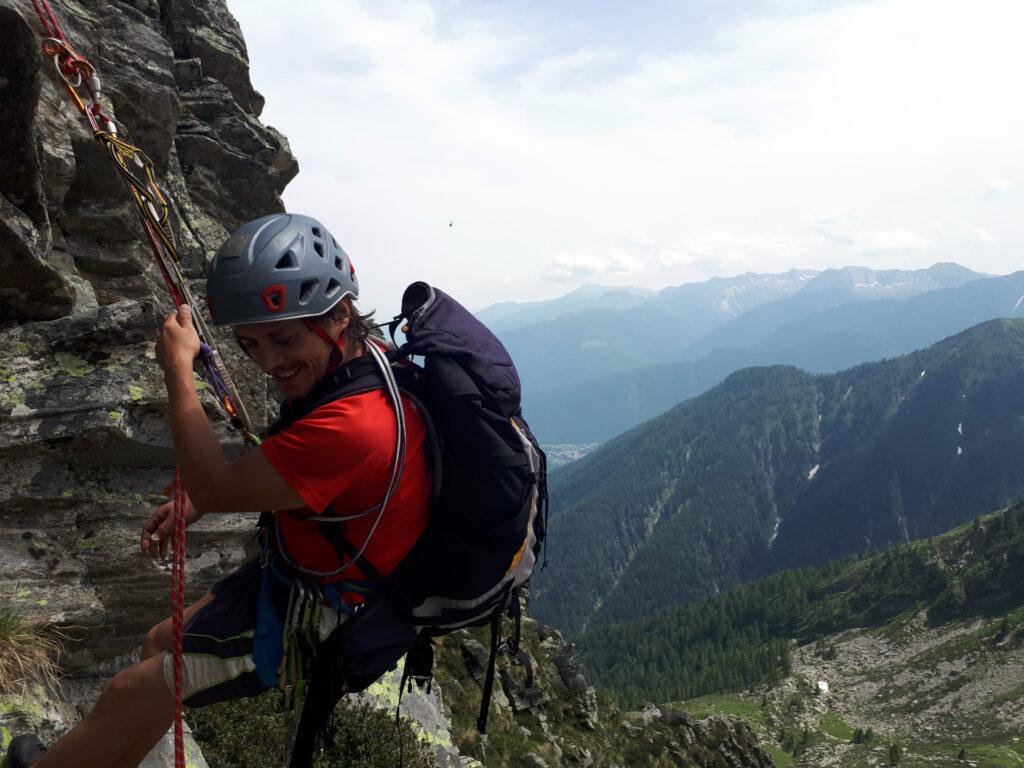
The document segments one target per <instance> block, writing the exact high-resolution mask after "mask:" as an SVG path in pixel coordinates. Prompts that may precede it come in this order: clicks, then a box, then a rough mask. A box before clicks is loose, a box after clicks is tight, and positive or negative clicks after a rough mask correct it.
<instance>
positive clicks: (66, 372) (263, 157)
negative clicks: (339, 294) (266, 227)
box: [0, 0, 298, 684]
mask: <svg viewBox="0 0 1024 768" xmlns="http://www.w3.org/2000/svg"><path fill="white" fill-rule="evenodd" d="M53 6H54V11H55V13H56V14H57V16H58V18H59V20H60V23H61V25H62V27H63V29H64V32H65V34H66V36H67V37H68V39H69V41H70V43H71V44H72V45H73V46H74V47H75V48H76V49H77V50H78V51H79V52H80V53H81V54H82V55H83V56H85V57H86V58H87V59H88V60H89V61H90V62H91V63H92V64H93V65H94V66H95V67H96V69H97V72H98V74H99V76H100V78H101V81H102V86H103V93H104V96H105V100H106V103H107V106H108V108H109V109H110V111H111V113H112V114H113V115H114V117H115V119H116V120H117V122H118V124H119V127H120V128H121V135H122V137H123V138H126V139H127V140H129V141H131V142H132V143H134V144H136V145H137V146H139V147H140V148H141V149H143V150H144V151H145V152H146V153H147V154H148V155H149V157H150V158H151V159H152V161H153V163H154V165H155V168H156V171H157V174H158V177H159V180H160V183H161V187H162V188H163V189H164V191H165V192H168V193H169V194H170V195H171V196H172V198H173V209H174V213H175V214H176V215H175V216H174V217H173V219H174V220H173V231H174V236H175V239H176V241H177V244H178V247H179V250H180V253H181V255H182V260H183V265H184V268H185V271H186V274H187V275H189V277H190V278H193V279H198V278H199V277H200V276H201V274H202V271H203V269H204V265H205V263H206V261H207V260H208V259H209V257H210V256H211V255H212V252H213V251H214V250H215V249H216V247H217V246H218V245H219V243H220V241H221V239H223V238H224V237H225V236H226V234H227V233H229V232H230V231H231V230H233V229H234V228H236V227H237V226H238V225H239V224H241V223H243V222H244V221H246V220H248V219H251V218H255V217H257V216H260V215H264V214H267V213H271V212H276V211H281V210H283V205H282V203H281V198H280V193H281V191H282V190H283V189H284V187H285V185H286V184H287V183H288V181H289V180H290V179H291V178H292V177H293V176H294V175H295V174H296V173H297V172H298V166H297V163H296V161H295V158H294V157H293V156H292V154H291V151H290V149H289V147H288V143H287V141H286V140H285V138H284V137H283V136H282V135H281V134H279V133H278V132H277V131H275V130H274V129H273V128H270V127H269V126H266V125H263V124H262V123H261V122H260V120H259V113H260V110H261V109H262V105H263V99H262V97H261V96H260V95H259V94H258V93H257V92H256V91H255V90H254V89H253V87H252V84H251V83H250V81H249V75H248V58H247V55H246V50H245V44H244V41H243V40H242V37H241V33H240V31H239V28H238V24H237V23H236V22H235V20H234V19H233V18H232V16H231V15H230V13H229V12H228V10H227V7H226V5H225V3H224V2H223V0H160V2H157V0H122V1H121V2H105V3H77V2H74V3H73V2H59V1H58V2H54V3H53ZM0 39H3V40H4V45H3V46H2V47H0V48H2V50H0V90H2V91H3V93H4V99H3V101H4V110H5V119H4V121H3V122H2V124H0V192H2V194H0V478H2V482H0V572H2V573H3V576H4V578H3V582H4V587H0V589H5V590H7V591H6V592H0V605H4V604H10V602H11V601H12V600H14V601H15V602H16V603H17V605H18V606H19V607H20V609H21V610H22V612H23V613H25V614H27V615H28V617H29V618H30V619H32V620H40V621H45V622H50V623H55V624H57V625H59V626H63V627H64V628H65V631H66V632H67V633H68V634H69V635H71V636H72V638H73V640H74V642H71V643H68V644H67V648H68V655H67V658H65V659H64V660H63V667H64V670H65V671H66V672H67V673H68V674H69V675H70V676H71V677H70V678H69V680H71V679H74V677H75V676H76V675H79V676H83V678H88V677H89V676H92V675H96V674H100V673H102V672H103V671H104V670H107V671H109V667H110V666H111V665H112V664H113V662H114V661H115V660H116V659H119V658H120V657H122V656H123V655H124V654H127V653H130V652H132V651H133V650H134V649H135V648H136V647H137V646H138V644H139V642H140V639H141V637H142V636H143V634H144V633H145V631H146V630H147V629H148V628H149V627H150V626H151V625H152V624H154V623H156V622H157V621H160V620H161V619H163V618H165V617H166V616H167V615H168V614H169V610H170V603H169V583H170V579H169V569H168V568H167V567H165V566H164V565H163V564H160V563H154V562H152V561H150V560H149V558H147V557H145V556H143V555H141V554H140V553H139V551H138V544H137V541H138V532H139V529H140V526H141V524H142V522H143V521H144V520H145V517H146V516H147V515H148V513H149V512H150V511H151V510H152V509H153V507H154V506H155V505H156V504H157V503H159V502H160V501H161V493H162V490H163V489H164V488H165V487H166V486H167V485H168V484H169V482H170V481H171V479H172V477H173V453H172V451H171V448H170V442H169V431H168V427H167V420H166V398H165V393H164V389H163V383H162V376H161V374H160V371H159V368H158V366H157V365H156V363H155V360H154V359H153V344H152V340H153V338H154V336H155V329H156V323H157V322H158V320H159V319H160V318H161V317H162V316H163V315H164V313H166V312H167V311H168V310H169V308H170V307H169V301H168V299H167V298H166V290H165V289H164V287H163V283H162V280H161V278H160V276H159V273H158V271H157V268H156V266H155V264H154V263H153V260H152V257H151V255H150V253H149V250H148V247H147V246H146V245H145V243H144V241H143V239H142V237H141V234H142V230H141V227H140V224H139V222H138V221H137V218H136V214H135V213H134V210H133V209H132V206H131V203H130V200H129V197H128V194H127V192H126V190H125V189H124V187H123V186H122V184H121V182H120V180H119V178H118V177H117V175H116V174H115V172H114V171H113V169H112V167H111V164H110V161H109V159H108V158H107V157H106V155H105V154H104V153H103V151H102V149H101V148H100V146H99V145H98V144H97V143H96V142H95V141H94V140H93V138H92V135H91V132H90V131H89V129H88V125H87V124H85V123H84V122H83V121H82V120H81V119H80V117H79V114H78V112H77V110H76V109H75V108H74V106H73V105H72V103H71V101H70V100H69V98H68V97H67V94H66V93H65V92H64V90H63V88H61V87H59V85H58V81H57V78H56V76H55V73H54V69H53V65H52V63H51V62H49V61H46V60H44V59H43V57H42V54H41V52H40V47H39V35H38V20H37V19H36V17H35V15H34V13H33V12H32V6H31V4H30V3H27V2H22V0H0ZM223 351H224V354H225V355H226V357H227V358H228V365H229V367H230V368H231V369H232V371H233V373H234V374H235V377H236V383H238V385H239V387H240V389H241V390H242V395H243V397H244V398H245V399H246V403H247V406H248V408H249V410H250V414H251V415H252V416H253V418H254V420H255V421H256V422H257V423H259V424H263V423H265V421H266V403H267V394H266V391H265V386H264V384H263V380H262V377H260V376H258V375H257V374H258V372H256V371H255V370H253V369H251V367H248V368H247V367H246V365H244V364H243V363H242V362H241V361H239V360H238V359H237V357H238V356H239V354H240V353H238V352H237V350H235V349H234V345H233V344H232V345H230V346H228V345H224V350H223ZM209 409H210V413H211V415H213V416H215V417H216V421H217V423H219V424H222V423H223V422H222V420H221V419H220V414H219V412H218V410H217V407H216V406H215V405H213V404H212V401H211V403H210V406H209ZM222 436H223V438H224V442H225V443H226V444H234V445H237V444H239V443H240V440H239V439H238V438H236V437H234V436H233V435H230V434H228V430H226V429H222ZM252 527H253V521H252V519H251V518H243V517H241V516H231V517H230V518H228V517H225V518H224V519H221V520H211V519H206V520H204V521H203V522H202V523H200V524H199V525H198V526H196V528H195V530H194V532H192V533H190V539H189V552H188V570H189V574H188V575H189V591H190V595H189V597H190V599H191V598H194V597H197V596H198V595H199V594H201V593H202V592H203V591H205V590H206V589H207V588H208V587H209V586H210V584H211V583H212V582H213V581H214V580H215V579H216V578H219V577H220V576H222V575H224V574H225V573H227V572H228V571H229V570H231V569H233V568H234V567H235V566H236V565H238V564H239V563H240V562H241V561H242V559H243V558H244V556H245V550H246V546H247V543H248V541H249V539H250V533H251V530H252ZM11 585H13V586H11ZM69 684H70V683H69Z"/></svg>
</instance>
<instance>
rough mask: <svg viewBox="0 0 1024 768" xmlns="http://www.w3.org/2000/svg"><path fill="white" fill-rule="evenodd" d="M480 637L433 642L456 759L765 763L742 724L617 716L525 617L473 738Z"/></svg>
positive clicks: (531, 764) (741, 766)
mask: <svg viewBox="0 0 1024 768" xmlns="http://www.w3.org/2000/svg"><path fill="white" fill-rule="evenodd" d="M487 634H488V633H487V631H486V630H482V631H477V632H472V633H471V632H468V631H465V630H462V631H459V632H456V633H454V634H452V635H450V636H448V637H445V638H444V639H443V640H442V641H441V642H440V644H439V650H438V659H439V665H438V669H437V671H436V673H435V679H436V682H437V683H438V684H439V685H440V686H441V688H442V689H443V690H444V706H445V709H446V710H447V712H448V718H449V720H450V721H451V722H452V724H453V728H452V740H453V742H454V744H455V746H456V747H457V748H458V749H459V751H460V752H461V754H462V759H463V760H464V761H468V760H471V759H476V760H479V761H480V763H481V764H482V765H485V766H490V765H506V766H525V767H527V768H544V767H547V768H554V767H555V766H566V767H571V768H590V767H593V768H625V767H626V766H629V767H630V768H634V767H637V768H639V767H640V766H652V767H653V766H700V767H701V768H704V767H705V766H706V767H708V768H710V767H712V766H713V767H714V768H771V766H773V765H774V763H773V762H772V760H771V758H770V757H769V756H768V755H767V754H766V753H765V752H764V751H763V750H762V749H761V748H760V746H759V744H758V737H757V735H756V734H755V733H754V732H753V731H752V730H751V728H750V727H749V726H748V725H747V724H746V723H744V722H742V721H736V720H733V719H731V718H725V717H709V718H706V719H703V720H701V719H697V718H692V717H690V716H688V715H686V714H684V713H682V712H678V711H676V710H673V709H671V708H665V707H656V706H654V705H648V706H647V707H645V708H644V710H642V711H640V712H622V711H620V710H619V709H618V707H617V706H616V705H615V704H614V703H613V702H611V701H609V700H608V699H606V698H604V699H602V697H601V696H600V695H599V694H598V692H597V691H596V690H595V689H594V688H593V687H592V686H591V685H590V684H589V683H588V682H587V679H586V676H585V674H584V670H583V669H582V667H581V666H580V664H579V662H578V661H577V659H576V657H575V651H576V649H575V646H574V645H573V644H572V643H570V642H568V641H567V640H566V639H565V638H564V637H562V635H561V633H559V632H558V631H557V630H554V629H551V628H550V627H547V626H544V625H542V624H539V623H538V622H536V621H534V620H533V619H531V618H529V616H528V615H526V614H525V613H524V618H523V624H522V639H521V649H522V654H519V655H518V656H513V655H510V654H509V653H507V652H502V653H499V655H498V664H497V674H496V681H497V682H496V683H495V687H494V698H493V699H492V702H491V712H490V719H489V721H488V729H487V732H488V736H487V738H486V740H484V739H481V738H480V737H479V736H478V735H477V734H475V731H474V730H473V729H472V725H471V724H475V722H476V715H477V708H478V707H479V705H480V695H481V688H482V686H483V681H484V676H485V674H486V669H487V666H486V665H487V662H488V656H489V652H488V648H487V645H486V641H487V639H488V638H487ZM503 647H504V646H503ZM460 726H461V727H460Z"/></svg>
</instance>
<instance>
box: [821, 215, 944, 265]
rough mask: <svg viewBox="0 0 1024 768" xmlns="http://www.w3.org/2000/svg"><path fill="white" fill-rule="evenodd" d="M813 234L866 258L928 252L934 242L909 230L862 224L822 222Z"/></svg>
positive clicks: (856, 222) (828, 220)
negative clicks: (872, 226) (880, 227)
mask: <svg viewBox="0 0 1024 768" xmlns="http://www.w3.org/2000/svg"><path fill="white" fill-rule="evenodd" d="M813 230H814V231H815V232H816V233H817V234H818V235H820V236H821V237H823V238H825V239H826V240H829V241H831V242H833V243H836V244H838V245H842V246H846V247H847V248H850V249H851V250H853V251H856V252H857V253H859V254H862V255H865V256H880V255H887V254H891V253H906V252H910V251H925V250H928V248H929V247H930V246H931V244H932V241H931V240H930V239H928V238H927V237H924V236H923V235H919V234H918V233H916V232H912V231H910V230H909V229H905V228H902V227H901V228H896V229H878V228H871V227H869V226H867V225H865V224H864V223H862V222H858V221H850V220H843V219H821V220H819V221H818V222H817V223H816V224H815V226H814V227H813Z"/></svg>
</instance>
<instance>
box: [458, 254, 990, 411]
mask: <svg viewBox="0 0 1024 768" xmlns="http://www.w3.org/2000/svg"><path fill="white" fill-rule="evenodd" d="M982 277H985V275H982V274H979V273H977V272H973V271H971V270H969V269H966V268H964V267H961V266H959V265H956V264H946V263H940V264H935V265H933V266H932V267H929V268H927V269H920V270H874V269H870V268H868V267H844V268H842V269H829V270H825V271H823V272H815V271H813V270H798V269H792V270H790V271H789V272H785V273H781V274H756V273H750V272H748V273H746V274H743V275H739V276H736V277H728V278H720V277H716V278H712V279H710V280H707V281H705V282H701V283H688V284H685V285H680V286H673V287H668V288H665V289H663V290H661V291H659V292H658V293H656V294H654V295H651V296H643V295H641V292H639V291H637V290H636V289H623V291H613V290H611V289H600V288H599V287H597V286H585V287H584V288H583V289H580V290H579V291H576V292H573V293H571V294H568V295H567V296H564V297H562V298H560V299H557V300H555V301H553V302H531V303H528V304H523V305H510V304H508V303H505V304H499V305H493V306H491V307H488V308H485V309H483V310H481V311H480V312H479V313H477V314H478V317H480V318H481V320H483V321H484V322H485V323H489V324H490V327H491V328H492V330H495V331H496V332H497V333H498V336H499V338H501V340H502V342H503V343H504V344H505V346H506V347H507V348H508V350H509V352H510V353H511V355H512V359H513V360H515V361H516V367H517V369H518V370H519V374H520V378H521V379H522V381H523V387H524V391H525V392H526V394H527V397H528V398H529V397H532V395H533V394H534V393H535V392H540V391H543V390H545V389H550V388H552V387H557V386H562V385H566V384H574V383H577V382H582V381H586V380H588V379H594V378H598V377H600V376H602V375H604V374H609V373H614V372H617V371H623V370H628V369H630V368H636V367H641V366H647V365H654V364H657V363H661V362H665V361H672V360H684V359H696V358H699V357H702V356H703V355H704V354H706V352H707V351H710V350H705V349H703V348H702V347H701V346H700V340H701V339H702V338H703V337H704V336H706V335H707V334H709V333H712V332H713V331H715V330H716V329H719V328H720V327H723V326H724V328H722V330H721V331H719V333H720V334H721V336H720V341H721V343H719V342H717V341H712V342H711V343H712V346H713V347H715V348H717V347H718V346H732V345H733V344H732V343H731V341H730V339H731V338H732V336H733V335H735V334H736V333H739V334H741V335H742V334H743V333H744V332H746V334H747V335H748V336H749V327H750V323H751V322H752V323H753V325H754V327H755V328H756V329H758V330H759V332H761V333H765V334H767V333H769V332H770V331H771V330H774V328H776V327H778V326H779V325H781V324H783V323H784V322H786V321H787V320H790V319H793V318H796V317H801V316H804V315H806V314H808V313H811V312H815V311H820V310H822V309H827V308H832V307H836V306H842V305H844V304H850V303H856V302H862V301H872V300H879V299H884V298H894V299H902V298H909V297H911V296H914V295H918V294H921V293H926V292H928V291H933V290H937V289H939V288H944V287H953V286H957V285H962V284H963V283H965V282H968V281H970V280H975V279H979V278H982ZM604 297H607V300H606V299H605V298H604ZM789 298H791V299H792V302H791V303H788V304H786V303H784V304H778V302H779V301H781V300H784V299H789ZM762 307H770V308H767V309H763V310H762V313H761V314H760V315H753V316H752V320H751V319H749V318H748V320H746V321H744V320H743V319H742V318H744V316H745V315H748V314H749V313H751V312H752V311H754V310H757V309H758V308H762ZM731 323H739V325H738V326H736V327H735V328H732V326H731V325H730V324H731ZM730 328H732V330H731V331H730ZM744 329H747V330H746V331H744ZM695 345H696V346H695Z"/></svg>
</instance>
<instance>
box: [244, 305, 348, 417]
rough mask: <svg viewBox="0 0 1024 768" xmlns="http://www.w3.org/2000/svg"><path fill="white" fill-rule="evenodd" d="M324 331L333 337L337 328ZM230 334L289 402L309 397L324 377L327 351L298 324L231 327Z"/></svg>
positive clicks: (291, 322)
mask: <svg viewBox="0 0 1024 768" xmlns="http://www.w3.org/2000/svg"><path fill="white" fill-rule="evenodd" d="M326 330H327V332H328V333H329V334H330V335H331V336H332V338H333V337H337V335H338V329H337V328H332V327H328V328H327V329H326ZM234 331H235V336H237V337H238V341H239V343H240V344H241V345H242V349H244V350H245V351H246V352H247V353H248V354H249V357H251V358H252V361H253V362H254V363H256V365H258V366H259V367H260V370H261V371H263V372H264V373H266V374H268V375H269V376H271V377H272V378H273V379H274V381H276V382H277V384H278V386H280V387H281V390H282V391H283V392H284V395H285V397H287V398H288V399H290V400H295V399H296V398H300V397H303V396H305V395H307V394H309V392H310V391H311V390H312V389H313V385H314V384H316V383H317V382H318V381H319V380H320V379H321V378H323V376H324V375H325V374H326V373H327V366H328V364H329V363H330V360H331V348H330V347H329V346H327V344H326V343H324V340H323V339H321V338H320V337H319V336H317V335H316V334H315V333H313V332H312V331H311V330H309V328H307V327H306V325H305V323H304V322H303V321H302V320H277V321H275V322H270V323H247V324H245V325H236V326H234Z"/></svg>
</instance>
